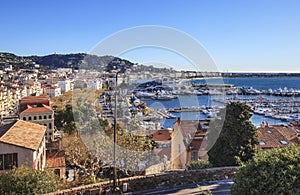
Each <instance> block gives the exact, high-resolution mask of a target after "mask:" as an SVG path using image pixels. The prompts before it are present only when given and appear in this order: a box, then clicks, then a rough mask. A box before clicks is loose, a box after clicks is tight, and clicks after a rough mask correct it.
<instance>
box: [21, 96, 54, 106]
mask: <svg viewBox="0 0 300 195" xmlns="http://www.w3.org/2000/svg"><path fill="white" fill-rule="evenodd" d="M33 104H45V105H48V106H49V98H48V97H47V96H27V97H23V98H22V100H21V101H20V105H33Z"/></svg>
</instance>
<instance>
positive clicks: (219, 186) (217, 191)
mask: <svg viewBox="0 0 300 195" xmlns="http://www.w3.org/2000/svg"><path fill="white" fill-rule="evenodd" d="M232 184H233V182H232V180H221V181H209V182H203V183H199V184H190V185H184V186H180V187H178V188H173V189H159V190H150V191H143V192H133V193H131V194H143V195H196V194H199V195H200V194H203V192H204V191H208V190H209V191H210V192H211V193H212V194H213V195H229V194H230V188H231V185H232Z"/></svg>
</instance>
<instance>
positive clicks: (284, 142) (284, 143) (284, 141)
mask: <svg viewBox="0 0 300 195" xmlns="http://www.w3.org/2000/svg"><path fill="white" fill-rule="evenodd" d="M280 143H281V144H282V145H287V144H288V142H287V141H286V140H280Z"/></svg>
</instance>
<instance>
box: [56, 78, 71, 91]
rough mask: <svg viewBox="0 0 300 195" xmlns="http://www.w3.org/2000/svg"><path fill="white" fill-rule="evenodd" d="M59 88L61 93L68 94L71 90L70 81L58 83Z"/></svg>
mask: <svg viewBox="0 0 300 195" xmlns="http://www.w3.org/2000/svg"><path fill="white" fill-rule="evenodd" d="M58 87H60V88H61V91H64V92H67V91H70V90H71V81H70V80H69V79H66V80H60V81H58Z"/></svg>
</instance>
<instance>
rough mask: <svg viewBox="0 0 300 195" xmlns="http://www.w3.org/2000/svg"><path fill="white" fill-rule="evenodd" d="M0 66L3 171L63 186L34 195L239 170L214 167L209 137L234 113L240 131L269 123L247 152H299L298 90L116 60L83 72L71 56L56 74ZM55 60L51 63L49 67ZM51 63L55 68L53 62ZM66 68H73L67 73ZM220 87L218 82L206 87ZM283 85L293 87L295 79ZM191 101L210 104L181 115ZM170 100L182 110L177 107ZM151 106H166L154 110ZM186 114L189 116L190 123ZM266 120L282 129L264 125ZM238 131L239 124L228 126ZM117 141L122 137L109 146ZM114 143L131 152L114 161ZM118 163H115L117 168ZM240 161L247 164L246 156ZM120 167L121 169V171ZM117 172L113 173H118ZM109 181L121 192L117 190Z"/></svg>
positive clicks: (9, 63)
mask: <svg viewBox="0 0 300 195" xmlns="http://www.w3.org/2000/svg"><path fill="white" fill-rule="evenodd" d="M1 56H2V58H1V63H0V64H2V71H1V131H0V132H1V134H0V143H1V156H0V162H1V163H0V164H1V167H0V168H1V170H11V169H15V168H17V167H23V166H27V167H31V168H33V169H34V170H37V171H38V170H51V171H52V172H53V173H55V175H56V176H58V177H59V178H60V180H56V181H60V182H57V183H56V184H55V185H52V187H53V188H50V187H45V189H44V190H45V191H43V190H41V191H39V193H46V192H51V191H53V190H54V191H56V190H58V189H60V190H61V192H60V193H67V194H72V193H73V192H72V191H70V190H66V189H70V188H71V187H75V186H81V185H84V184H91V183H98V182H101V181H106V180H108V182H106V183H105V182H104V183H103V182H102V183H101V185H100V184H99V186H98V187H93V188H92V189H89V190H90V192H91V191H93V193H96V194H97V193H101V192H104V191H105V190H109V189H111V188H110V187H111V185H113V186H114V185H117V186H119V187H120V188H122V187H123V188H124V189H122V190H123V193H127V192H130V191H131V192H134V191H137V190H138V191H142V190H146V189H148V187H147V186H144V187H140V188H135V187H134V185H133V184H132V183H130V182H128V181H127V180H124V181H120V178H127V177H132V176H138V175H139V176H140V175H153V174H159V173H165V174H168V173H171V172H170V171H172V170H173V171H175V170H176V171H178V170H188V169H200V170H201V169H203V168H209V167H211V166H213V167H215V166H216V167H224V166H225V167H227V166H237V165H239V164H240V163H239V161H235V160H233V161H231V162H230V160H228V159H230V158H229V156H228V155H226V156H225V157H224V159H227V160H226V161H225V160H224V159H223V160H222V162H220V161H219V158H220V159H222V157H218V158H217V159H214V158H216V157H215V156H214V154H213V153H214V152H216V151H214V150H217V149H215V146H216V144H215V142H216V141H217V140H216V139H217V138H213V137H209V135H210V134H211V135H213V134H214V133H220V132H221V129H215V128H214V125H216V124H218V123H219V125H220V124H221V125H222V124H223V127H224V128H225V127H226V126H227V125H225V124H226V123H227V122H228V120H230V119H227V118H230V115H232V114H234V113H230V110H231V109H234V110H235V111H234V112H237V111H238V110H240V109H242V110H244V111H242V112H248V115H247V116H246V117H245V118H244V119H243V120H246V121H247V120H249V119H250V116H251V115H257V116H261V115H263V116H264V117H265V119H266V120H263V119H261V121H259V123H260V124H255V125H256V126H253V125H250V126H249V127H246V128H250V129H252V130H251V131H253V135H252V136H253V137H252V138H250V137H249V139H250V140H251V141H250V142H249V140H248V141H246V142H245V143H244V144H246V145H245V146H244V147H246V146H247V147H249V149H248V150H253V149H254V148H256V149H263V150H266V149H272V148H277V147H283V146H289V145H296V146H298V145H299V141H298V133H299V132H300V130H299V121H300V117H299V113H300V105H299V100H298V99H297V98H298V97H299V95H300V90H299V89H297V88H293V89H292V88H290V89H288V88H287V87H285V88H284V89H276V90H272V89H268V90H263V89H255V88H253V87H246V86H235V85H234V84H228V83H224V81H225V80H226V78H249V75H243V74H244V73H240V74H236V75H238V76H236V77H232V75H230V76H228V77H222V75H224V73H217V72H192V71H175V70H173V69H166V68H163V69H159V68H155V67H153V66H149V67H148V66H145V65H139V64H134V63H131V62H130V61H127V60H123V59H120V58H115V57H109V58H108V57H102V58H104V59H106V60H107V58H108V59H111V61H108V60H107V65H106V66H105V64H101V65H99V67H98V68H97V66H95V67H93V69H92V70H87V69H85V67H86V65H87V64H88V63H92V64H94V63H93V61H91V60H90V61H88V62H87V60H86V58H83V59H81V60H80V61H77V62H79V63H81V64H84V65H85V66H83V67H84V68H81V67H80V65H78V64H74V56H73V57H72V58H71V59H69V60H68V57H66V56H68V55H60V58H62V57H63V58H64V59H65V61H64V63H65V64H66V67H63V65H62V67H59V68H56V69H49V67H50V66H49V64H47V65H45V64H42V63H41V64H38V63H36V62H33V61H31V60H24V58H23V57H16V56H14V55H12V54H1ZM5 56H10V58H5ZM11 56H14V58H11ZM55 56H57V54H56V55H53V56H52V57H53V58H56V57H55ZM100 58H101V57H97V58H96V59H100ZM48 60H49V61H50V62H53V61H55V60H51V59H49V57H48ZM72 61H73V62H72ZM16 64H18V65H17V66H16ZM71 64H73V66H75V67H70V65H71ZM226 74H228V73H226ZM265 75H266V74H262V75H260V76H259V77H258V76H257V74H255V73H253V75H252V77H251V78H257V77H258V78H265V79H268V78H274V77H275V78H277V77H280V78H281V77H282V75H281V74H273V75H272V76H271V75H269V76H265ZM218 78H221V80H220V81H222V82H220V83H218V82H217V83H216V82H211V79H218ZM284 78H296V79H298V78H299V77H297V74H295V75H293V77H291V76H288V75H286V76H285V77H284ZM120 93H121V94H120ZM193 98H198V101H200V102H201V98H206V100H205V102H204V103H202V104H201V103H199V102H197V103H195V102H194V103H192V104H189V106H187V105H185V103H184V101H185V100H184V99H187V100H189V101H191V100H192V99H193ZM295 98H296V99H295ZM176 100H177V101H178V100H179V102H180V104H178V105H177V106H176V103H175V102H174V101H176ZM168 102H169V104H170V105H169V107H168V106H167V105H168ZM157 103H160V104H162V105H164V104H165V105H166V106H159V107H157V106H155V105H156V104H157ZM224 112H226V115H224V114H225V113H224ZM228 112H229V113H228ZM238 112H239V111H238ZM187 113H191V116H189V117H187V116H186V114H187ZM236 117H237V118H239V117H240V116H236ZM269 119H275V120H278V121H281V122H278V124H276V123H275V124H269V123H268V120H269ZM166 120H168V121H169V122H168V123H166V122H165V121H166ZM231 120H232V119H231ZM231 122H233V121H231ZM236 122H238V121H236ZM236 122H234V123H236ZM215 123H216V124H215ZM244 125H245V124H244V123H241V124H239V122H238V123H236V124H235V125H234V126H244ZM115 128H116V129H115ZM20 129H21V130H20ZM250 129H249V131H250ZM116 131H117V135H118V136H117V137H115V138H113V137H112V136H113V135H114V134H115V132H116ZM215 131H216V132H215ZM179 132H180V133H179ZM103 133H104V134H103ZM120 135H121V136H120ZM231 136H232V137H234V136H237V135H236V134H233V135H231ZM245 136H246V135H245ZM248 136H249V135H248ZM115 139H116V140H115ZM113 140H114V141H116V142H117V143H118V145H119V146H120V147H122V148H125V149H129V153H128V151H127V152H126V151H125V150H123V149H118V150H117V153H118V154H115V153H112V151H115V149H113V147H114V144H112V143H109V142H112V141H113ZM218 140H219V139H218ZM237 140H238V139H237ZM101 143H102V144H101ZM105 143H106V144H105ZM99 144H100V145H99ZM103 144H104V145H103ZM214 144H215V146H214ZM220 144H221V145H227V144H229V145H234V144H236V145H238V144H243V143H236V140H235V139H232V140H231V142H230V143H227V144H226V143H220ZM249 144H250V145H249ZM250 148H252V149H250ZM137 151H139V152H138V153H136V152H137ZM252 152H254V150H253V151H252ZM28 155H29V156H30V158H29V156H28ZM115 155H117V159H118V160H117V161H114V160H113V159H115V158H116V156H115ZM236 155H237V156H238V154H236ZM248 155H250V156H252V155H251V153H249V154H248ZM217 156H220V154H218V155H217ZM237 156H234V158H236V157H237ZM239 158H241V161H245V160H242V159H243V158H244V157H243V156H240V157H239ZM248 158H249V157H248ZM251 158H252V157H251ZM29 159H32V160H29ZM133 159H134V160H133ZM124 161H125V162H126V164H122V163H121V162H124ZM120 163H121V164H120ZM114 167H116V168H117V169H118V172H115V173H114V171H115V169H114ZM235 170H236V169H235V168H234V169H233V170H229V173H226V174H228V175H229V174H232V173H231V171H235ZM227 171H228V170H227V168H224V169H220V170H219V171H218V174H220V175H219V176H218V179H221V180H222V181H223V180H224V179H225V180H224V181H226V182H227V183H226V182H225V183H226V185H228V186H229V187H230V186H231V185H232V184H231V183H230V182H231V181H232V180H228V176H226V174H225V175H224V173H223V172H227ZM115 174H116V175H115ZM177 174H182V173H177ZM111 179H112V180H111ZM115 179H118V180H119V182H118V183H115V182H117V181H116V180H115ZM230 179H232V178H230ZM141 180H143V179H141ZM204 180H210V178H209V177H208V178H206V179H204ZM112 181H113V183H111V182H112ZM136 182H137V183H138V182H142V181H136ZM54 183H55V182H54ZM228 183H230V184H228ZM174 185H176V184H174ZM54 186H56V188H54ZM105 186H106V187H105ZM4 188H5V186H4ZM64 189H65V191H64ZM149 189H151V188H149ZM208 189H209V187H208ZM47 190H48V191H47ZM79 191H80V190H79ZM225 192H228V187H227V188H226V190H225ZM141 193H142V192H141ZM58 194H59V193H58Z"/></svg>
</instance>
